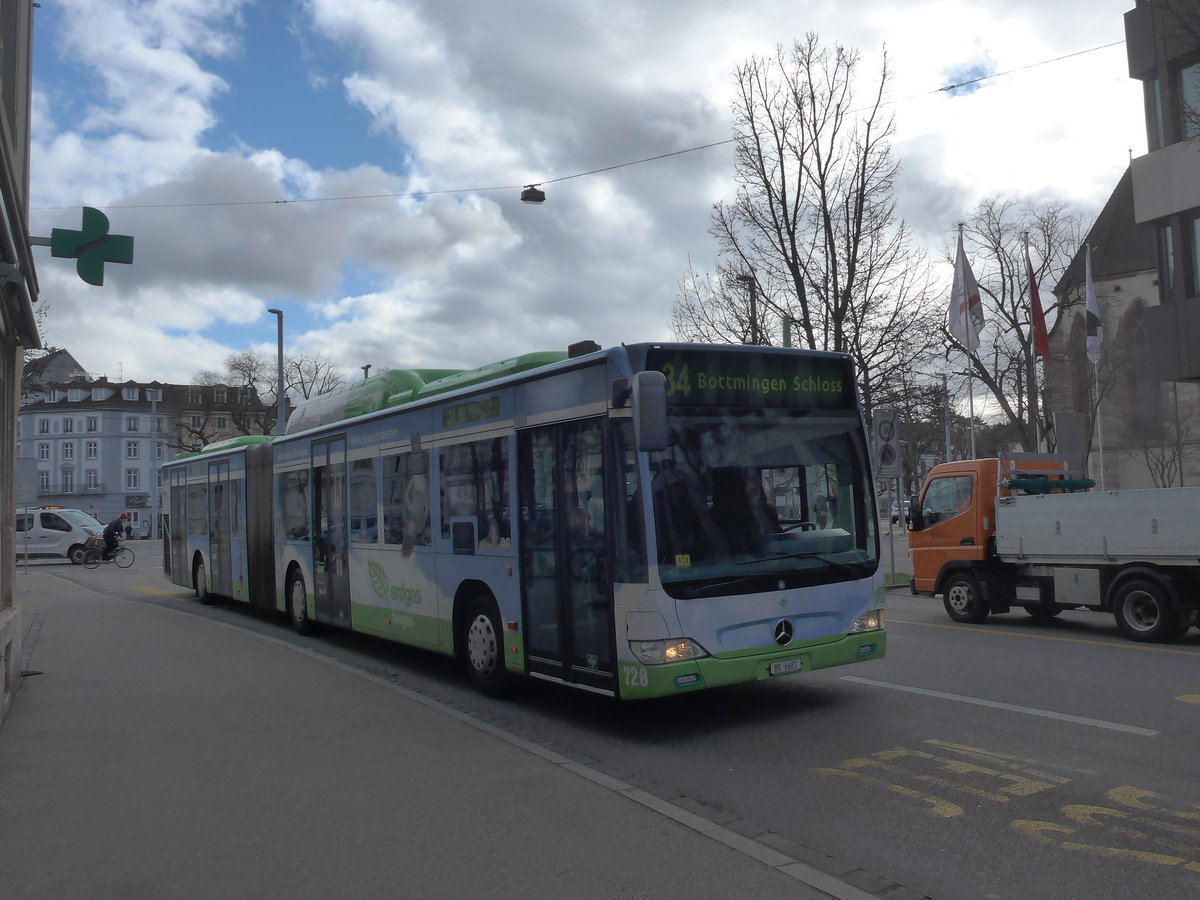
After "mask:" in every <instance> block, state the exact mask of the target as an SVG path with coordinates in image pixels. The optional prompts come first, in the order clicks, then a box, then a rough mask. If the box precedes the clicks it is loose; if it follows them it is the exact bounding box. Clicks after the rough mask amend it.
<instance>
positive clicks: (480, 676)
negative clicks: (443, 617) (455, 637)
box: [462, 594, 509, 697]
mask: <svg viewBox="0 0 1200 900" xmlns="http://www.w3.org/2000/svg"><path fill="white" fill-rule="evenodd" d="M462 637H463V640H462V646H463V651H464V657H465V659H466V662H467V674H468V675H469V676H470V678H471V683H472V684H474V685H475V687H477V688H479V690H480V691H482V692H483V693H485V694H488V695H489V696H492V697H498V696H500V695H501V694H504V693H505V692H506V691H507V690H508V687H509V677H508V670H507V669H505V668H504V638H503V632H502V631H501V630H500V612H499V610H497V609H496V602H495V601H494V600H493V599H492V598H491V597H489V596H487V595H486V594H481V595H479V596H478V597H475V598H474V599H473V600H472V601H471V605H470V606H469V607H467V617H466V620H465V621H464V622H463V635H462Z"/></svg>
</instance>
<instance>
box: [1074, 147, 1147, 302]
mask: <svg viewBox="0 0 1200 900" xmlns="http://www.w3.org/2000/svg"><path fill="white" fill-rule="evenodd" d="M1089 244H1090V245H1091V247H1092V281H1093V282H1096V281H1103V280H1105V279H1112V278H1119V277H1121V276H1124V275H1133V274H1136V273H1138V272H1149V271H1156V270H1157V268H1158V249H1157V246H1156V244H1157V241H1156V234H1155V230H1154V226H1152V225H1139V224H1137V222H1135V221H1134V218H1133V177H1132V174H1131V170H1130V168H1128V167H1126V169H1125V174H1123V175H1122V176H1121V180H1120V181H1118V182H1117V186H1116V187H1115V188H1114V189H1113V192H1112V194H1111V195H1109V198H1108V202H1107V203H1105V204H1104V209H1102V210H1100V215H1098V216H1097V217H1096V221H1095V222H1094V223H1093V224H1092V227H1091V230H1090V231H1088V233H1087V237H1086V238H1084V242H1083V245H1082V246H1080V248H1079V250H1078V252H1077V253H1076V254H1075V256H1074V258H1073V259H1072V260H1071V264H1070V265H1069V266H1067V269H1066V271H1065V272H1063V275H1062V278H1060V279H1059V280H1058V284H1056V285H1055V286H1054V294H1055V296H1057V297H1064V296H1066V295H1067V294H1069V293H1070V292H1071V291H1072V290H1074V289H1076V288H1078V287H1079V286H1080V285H1082V284H1083V281H1084V247H1085V246H1087V245H1089Z"/></svg>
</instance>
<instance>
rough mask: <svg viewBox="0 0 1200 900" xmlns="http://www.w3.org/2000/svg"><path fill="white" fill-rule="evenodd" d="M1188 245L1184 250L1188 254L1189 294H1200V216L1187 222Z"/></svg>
mask: <svg viewBox="0 0 1200 900" xmlns="http://www.w3.org/2000/svg"><path fill="white" fill-rule="evenodd" d="M1185 228H1186V230H1185V232H1184V233H1185V235H1186V240H1187V246H1186V247H1185V248H1184V252H1185V253H1186V254H1187V256H1188V263H1187V273H1188V289H1187V290H1188V296H1189V297H1195V296H1196V295H1197V294H1200V216H1197V217H1195V218H1192V219H1191V220H1189V221H1188V222H1186V224H1185Z"/></svg>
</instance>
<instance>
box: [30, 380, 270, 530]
mask: <svg viewBox="0 0 1200 900" xmlns="http://www.w3.org/2000/svg"><path fill="white" fill-rule="evenodd" d="M25 395H26V400H25V403H24V405H23V406H22V407H21V409H20V411H19V413H18V415H17V455H18V456H20V457H25V458H33V459H35V460H36V461H37V476H36V477H37V479H38V481H37V484H36V486H35V487H34V490H32V491H30V492H29V493H34V494H36V496H37V498H38V503H39V505H46V506H67V507H76V508H78V509H83V510H86V511H88V512H92V513H93V514H95V515H96V516H97V517H98V518H99V519H100V520H101V521H104V522H106V521H110V520H112V519H113V518H115V517H116V516H118V515H119V514H120V513H122V512H126V513H128V514H129V518H130V525H131V527H132V528H133V530H134V533H135V534H137V535H139V536H150V535H151V533H152V525H151V523H152V522H154V521H156V519H157V515H156V513H157V512H158V510H159V509H160V508H161V496H162V495H161V488H162V483H161V480H160V477H159V466H160V465H162V463H163V462H164V461H165V460H168V459H173V458H174V457H175V454H177V453H179V452H180V451H181V450H192V449H197V448H199V447H201V446H203V445H204V444H207V443H211V442H212V441H218V440H222V439H224V438H227V437H234V436H236V435H241V434H268V433H269V432H270V429H271V426H272V425H273V424H274V412H275V411H274V408H273V407H267V406H265V405H264V404H263V403H262V402H261V401H260V400H259V398H258V396H257V394H255V393H254V391H252V390H246V389H241V388H235V387H230V386H228V385H186V384H163V383H160V382H157V381H155V382H135V381H125V382H120V383H118V382H111V381H109V380H108V379H107V378H90V377H87V376H80V377H76V378H74V379H72V380H70V381H66V382H58V383H52V384H47V385H43V386H40V387H39V388H38V389H30V388H28V387H27V388H26V391H25ZM155 536H157V535H155Z"/></svg>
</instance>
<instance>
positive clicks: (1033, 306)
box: [1025, 243, 1050, 363]
mask: <svg viewBox="0 0 1200 900" xmlns="http://www.w3.org/2000/svg"><path fill="white" fill-rule="evenodd" d="M1025 271H1026V272H1027V273H1028V274H1029V317H1030V318H1031V319H1032V320H1033V350H1034V352H1035V353H1037V355H1038V356H1040V357H1041V358H1042V359H1044V360H1045V361H1046V362H1047V363H1049V362H1050V335H1049V334H1047V332H1046V315H1045V313H1043V312H1042V297H1041V294H1039V293H1038V285H1037V279H1036V278H1035V277H1034V275H1033V263H1032V262H1030V260H1029V244H1028V243H1026V244H1025Z"/></svg>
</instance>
